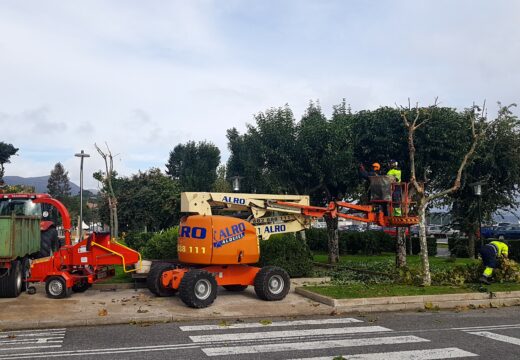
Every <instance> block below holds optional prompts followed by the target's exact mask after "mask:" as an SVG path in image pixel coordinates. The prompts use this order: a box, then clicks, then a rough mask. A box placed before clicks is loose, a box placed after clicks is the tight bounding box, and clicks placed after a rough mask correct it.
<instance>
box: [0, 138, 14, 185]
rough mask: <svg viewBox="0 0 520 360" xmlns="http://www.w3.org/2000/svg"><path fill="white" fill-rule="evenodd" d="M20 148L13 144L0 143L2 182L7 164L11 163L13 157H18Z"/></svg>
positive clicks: (0, 173) (0, 174)
mask: <svg viewBox="0 0 520 360" xmlns="http://www.w3.org/2000/svg"><path fill="white" fill-rule="evenodd" d="M17 152H18V148H15V147H14V146H13V145H12V144H7V143H5V142H3V141H0V180H2V179H3V178H4V173H5V168H4V166H5V164H9V163H10V162H11V156H13V155H16V153H17Z"/></svg>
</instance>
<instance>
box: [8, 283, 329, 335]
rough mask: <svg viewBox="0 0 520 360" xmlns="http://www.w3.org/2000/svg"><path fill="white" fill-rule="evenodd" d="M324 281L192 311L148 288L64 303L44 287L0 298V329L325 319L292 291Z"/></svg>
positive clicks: (221, 296) (225, 299) (225, 296)
mask: <svg viewBox="0 0 520 360" xmlns="http://www.w3.org/2000/svg"><path fill="white" fill-rule="evenodd" d="M308 281H312V282H320V281H323V279H294V280H292V286H291V291H290V293H289V294H288V295H287V297H286V298H285V299H284V300H283V301H277V302H268V301H263V300H260V299H258V298H257V297H256V294H255V293H254V289H253V288H252V287H249V288H248V289H247V290H246V291H244V292H242V293H232V292H228V291H226V290H224V289H219V292H218V295H217V299H216V300H215V302H214V303H213V305H211V306H210V307H207V308H205V309H192V308H188V307H187V306H185V305H184V303H183V302H182V301H181V300H180V299H179V298H178V297H176V296H174V297H169V298H159V297H155V296H154V295H152V294H151V293H150V292H149V291H148V289H137V290H133V289H121V290H116V291H102V290H96V289H89V290H88V291H86V292H85V293H81V294H72V296H71V297H70V298H67V299H59V300H56V299H49V298H47V297H46V295H45V290H44V289H43V287H38V291H37V293H36V294H35V295H28V294H26V293H23V294H22V295H20V297H18V298H16V299H0V329H4V330H6V329H27V328H43V327H63V326H80V325H98V324H125V323H132V322H146V321H153V322H162V321H164V322H167V321H176V320H201V319H240V318H248V317H262V316H273V317H274V316H297V315H302V316H306V315H318V314H321V315H328V314H330V313H331V312H333V311H334V308H332V307H330V306H327V305H324V304H321V303H319V302H316V301H313V300H310V299H307V298H305V297H303V296H301V295H298V294H295V293H294V288H295V287H296V286H300V285H302V283H304V282H308Z"/></svg>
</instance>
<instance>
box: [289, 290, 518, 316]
mask: <svg viewBox="0 0 520 360" xmlns="http://www.w3.org/2000/svg"><path fill="white" fill-rule="evenodd" d="M295 292H296V293H297V294H299V295H302V296H304V297H307V298H309V299H312V300H314V301H317V302H320V303H322V304H325V305H328V306H331V307H334V309H335V310H336V311H338V312H343V313H346V312H385V311H403V310H439V309H454V308H461V307H468V308H472V307H473V308H477V307H499V306H519V305H520V291H503V292H494V293H492V294H489V293H462V294H445V295H420V296H390V297H376V298H359V299H334V298H331V297H328V296H324V295H320V294H316V293H314V292H311V291H309V290H305V289H304V288H302V287H297V288H296V289H295Z"/></svg>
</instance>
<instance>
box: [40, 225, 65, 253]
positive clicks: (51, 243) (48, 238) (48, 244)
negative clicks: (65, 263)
mask: <svg viewBox="0 0 520 360" xmlns="http://www.w3.org/2000/svg"><path fill="white" fill-rule="evenodd" d="M40 239H41V240H40V253H39V254H38V257H40V258H42V257H47V256H51V255H52V254H53V253H54V252H55V251H56V250H58V248H59V245H60V242H59V240H58V231H56V228H55V227H50V228H48V229H47V230H45V231H42V232H41V234H40Z"/></svg>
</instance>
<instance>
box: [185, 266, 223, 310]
mask: <svg viewBox="0 0 520 360" xmlns="http://www.w3.org/2000/svg"><path fill="white" fill-rule="evenodd" d="M179 297H180V298H181V300H182V301H183V302H184V303H185V304H186V305H188V306H189V307H193V308H199V309H200V308H205V307H208V306H209V305H211V304H212V303H213V301H215V298H216V297H217V281H216V280H215V277H214V276H213V274H211V273H209V272H207V271H205V270H199V269H193V270H189V271H188V272H186V273H185V274H184V276H183V277H182V279H181V283H180V285H179Z"/></svg>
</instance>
